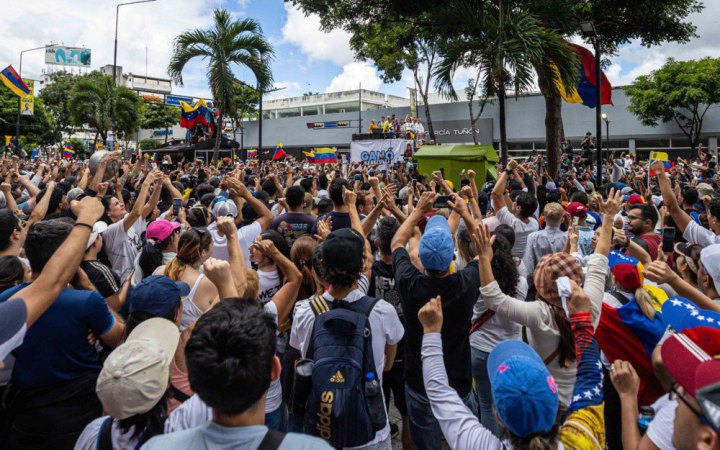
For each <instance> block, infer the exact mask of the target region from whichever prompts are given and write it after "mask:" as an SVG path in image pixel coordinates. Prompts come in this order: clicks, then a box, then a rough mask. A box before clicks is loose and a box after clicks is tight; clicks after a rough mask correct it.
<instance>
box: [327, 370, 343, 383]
mask: <svg viewBox="0 0 720 450" xmlns="http://www.w3.org/2000/svg"><path fill="white" fill-rule="evenodd" d="M330 382H331V383H344V382H345V377H343V376H342V374H341V373H340V371H339V370H338V371H337V372H335V375H333V376H331V377H330Z"/></svg>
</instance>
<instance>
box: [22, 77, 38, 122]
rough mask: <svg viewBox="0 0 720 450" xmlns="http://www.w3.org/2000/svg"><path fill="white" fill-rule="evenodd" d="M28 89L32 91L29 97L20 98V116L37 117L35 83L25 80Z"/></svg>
mask: <svg viewBox="0 0 720 450" xmlns="http://www.w3.org/2000/svg"><path fill="white" fill-rule="evenodd" d="M24 81H25V84H27V87H28V88H29V89H30V94H28V96H27V97H20V115H21V116H32V115H35V81H33V80H24Z"/></svg>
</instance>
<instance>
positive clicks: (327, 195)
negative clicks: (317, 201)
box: [317, 189, 330, 199]
mask: <svg viewBox="0 0 720 450" xmlns="http://www.w3.org/2000/svg"><path fill="white" fill-rule="evenodd" d="M317 196H318V198H327V199H330V193H328V191H326V190H325V189H318V191H317Z"/></svg>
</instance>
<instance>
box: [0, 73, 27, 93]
mask: <svg viewBox="0 0 720 450" xmlns="http://www.w3.org/2000/svg"><path fill="white" fill-rule="evenodd" d="M0 81H2V82H3V84H4V85H5V86H7V88H8V89H10V90H11V91H13V93H14V94H15V95H17V96H18V97H21V98H25V97H27V96H28V95H30V93H31V91H30V88H29V87H28V86H27V84H25V82H24V81H23V80H22V78H20V75H18V73H17V72H15V69H13V66H7V67H6V68H5V69H4V70H3V71H2V72H0Z"/></svg>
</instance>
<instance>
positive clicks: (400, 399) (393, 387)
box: [382, 362, 407, 416]
mask: <svg viewBox="0 0 720 450" xmlns="http://www.w3.org/2000/svg"><path fill="white" fill-rule="evenodd" d="M382 388H383V394H384V395H385V404H386V405H388V409H389V405H390V391H392V393H393V398H394V400H395V407H396V408H397V409H398V411H399V412H400V414H401V415H403V416H407V405H406V404H405V368H404V367H403V364H402V363H398V362H395V365H393V368H392V369H390V370H389V371H387V372H384V373H383V382H382Z"/></svg>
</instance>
